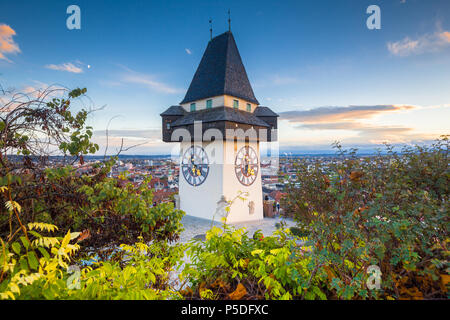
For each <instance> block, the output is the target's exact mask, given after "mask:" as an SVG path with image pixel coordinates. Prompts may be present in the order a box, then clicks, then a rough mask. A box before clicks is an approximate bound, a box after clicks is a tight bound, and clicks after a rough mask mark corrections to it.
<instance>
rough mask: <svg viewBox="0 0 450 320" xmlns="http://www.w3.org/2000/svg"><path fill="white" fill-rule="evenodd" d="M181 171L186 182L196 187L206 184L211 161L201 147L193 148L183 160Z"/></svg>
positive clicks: (188, 150)
mask: <svg viewBox="0 0 450 320" xmlns="http://www.w3.org/2000/svg"><path fill="white" fill-rule="evenodd" d="M181 171H182V172H183V176H184V178H185V179H186V181H187V182H188V183H189V184H190V185H192V186H194V187H196V186H199V185H201V184H202V183H203V182H205V180H206V177H207V176H208V172H209V160H208V155H207V154H206V152H205V150H204V149H203V148H202V147H200V146H191V147H190V148H189V149H187V150H186V152H185V153H184V155H183V159H182V160H181Z"/></svg>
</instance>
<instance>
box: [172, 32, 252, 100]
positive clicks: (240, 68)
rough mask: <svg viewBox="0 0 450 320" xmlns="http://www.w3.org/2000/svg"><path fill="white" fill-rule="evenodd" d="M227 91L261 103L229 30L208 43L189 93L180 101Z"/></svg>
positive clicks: (231, 94)
mask: <svg viewBox="0 0 450 320" xmlns="http://www.w3.org/2000/svg"><path fill="white" fill-rule="evenodd" d="M224 94H226V95H230V96H234V97H237V98H241V99H244V100H247V101H250V102H252V103H256V104H259V102H258V100H256V97H255V94H254V93H253V89H252V86H251V85H250V82H249V80H248V77H247V72H246V71H245V68H244V65H243V63H242V59H241V56H240V54H239V51H238V48H237V46H236V42H235V41H234V37H233V34H232V33H231V32H229V31H227V32H225V33H223V34H221V35H219V36H217V37H215V38H213V39H212V40H211V41H210V42H209V43H208V46H207V48H206V50H205V53H204V54H203V57H202V60H201V61H200V64H199V66H198V68H197V71H196V72H195V74H194V77H193V79H192V82H191V85H190V86H189V89H188V91H187V92H186V96H185V97H184V99H183V101H181V102H180V104H183V103H188V102H192V101H196V100H200V99H205V98H210V97H215V96H221V95H224Z"/></svg>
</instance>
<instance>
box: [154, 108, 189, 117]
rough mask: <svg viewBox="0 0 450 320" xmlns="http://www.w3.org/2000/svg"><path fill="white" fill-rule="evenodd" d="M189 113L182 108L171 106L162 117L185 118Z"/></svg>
mask: <svg viewBox="0 0 450 320" xmlns="http://www.w3.org/2000/svg"><path fill="white" fill-rule="evenodd" d="M186 113H187V112H186V110H184V109H183V107H182V106H171V107H169V108H168V109H167V110H166V111H164V112H163V113H161V114H160V116H183V115H185V114H186Z"/></svg>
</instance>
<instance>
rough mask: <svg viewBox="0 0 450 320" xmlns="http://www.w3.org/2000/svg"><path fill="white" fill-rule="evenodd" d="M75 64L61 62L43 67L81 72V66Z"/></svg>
mask: <svg viewBox="0 0 450 320" xmlns="http://www.w3.org/2000/svg"><path fill="white" fill-rule="evenodd" d="M77 64H78V65H75V64H73V63H71V62H67V63H62V64H58V65H57V64H48V65H46V66H45V67H46V68H47V69H52V70H57V71H66V72H72V73H82V72H83V69H82V68H81V66H80V64H79V63H77Z"/></svg>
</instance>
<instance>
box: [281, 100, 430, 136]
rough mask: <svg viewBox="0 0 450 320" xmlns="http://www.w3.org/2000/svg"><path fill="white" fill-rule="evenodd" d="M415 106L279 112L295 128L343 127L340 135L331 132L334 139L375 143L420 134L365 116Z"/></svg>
mask: <svg viewBox="0 0 450 320" xmlns="http://www.w3.org/2000/svg"><path fill="white" fill-rule="evenodd" d="M417 108H419V107H416V106H410V105H372V106H348V107H340V106H335V107H319V108H314V109H310V110H295V111H286V112H281V113H280V120H287V121H288V122H290V123H292V124H294V129H307V130H315V131H325V130H334V131H336V130H338V131H342V135H340V134H333V135H334V137H335V139H338V140H345V141H346V142H352V143H360V142H361V141H364V142H366V143H376V144H377V143H381V142H383V141H389V142H406V141H409V140H410V139H411V138H412V137H414V138H420V137H422V135H415V134H414V133H412V131H413V129H412V128H409V127H405V126H399V125H376V124H373V123H368V121H367V120H368V119H371V118H373V117H375V116H377V115H380V114H387V113H393V112H402V111H408V110H411V109H417ZM351 133H353V134H351ZM349 134H350V135H349ZM313 135H314V134H313ZM343 137H344V138H343Z"/></svg>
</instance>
